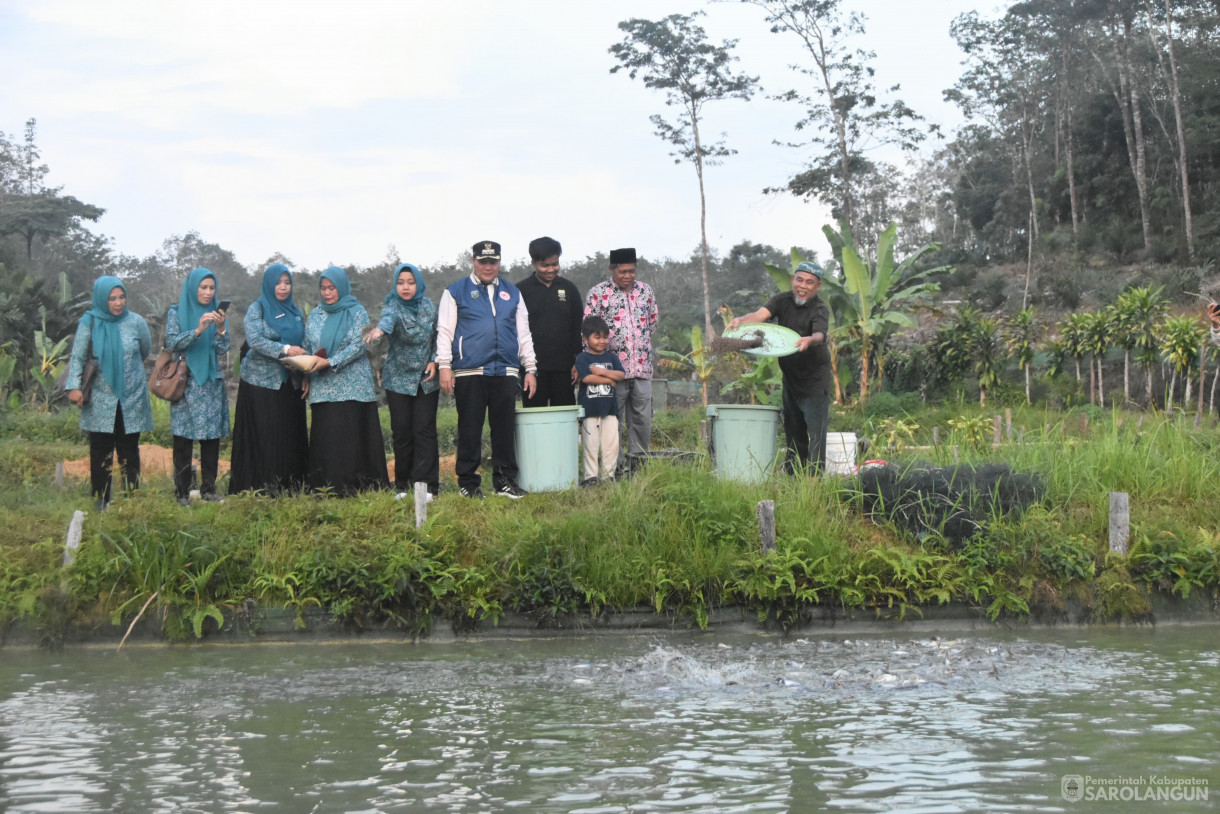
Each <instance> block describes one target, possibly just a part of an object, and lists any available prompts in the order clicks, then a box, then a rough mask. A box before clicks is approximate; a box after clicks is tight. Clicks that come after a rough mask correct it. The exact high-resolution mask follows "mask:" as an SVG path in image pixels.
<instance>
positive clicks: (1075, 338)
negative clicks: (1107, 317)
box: [1059, 314, 1089, 382]
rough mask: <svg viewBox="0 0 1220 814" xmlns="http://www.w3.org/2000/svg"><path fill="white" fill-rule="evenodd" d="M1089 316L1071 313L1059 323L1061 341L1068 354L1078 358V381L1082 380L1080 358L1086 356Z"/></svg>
mask: <svg viewBox="0 0 1220 814" xmlns="http://www.w3.org/2000/svg"><path fill="white" fill-rule="evenodd" d="M1088 321H1089V318H1088V317H1087V316H1086V315H1085V314H1069V315H1068V318H1067V319H1065V320H1063V321H1062V322H1060V323H1059V341H1060V342H1062V343H1063V348H1064V350H1065V351H1067V354H1068V355H1069V356H1071V357H1072V358H1073V359H1075V360H1076V381H1077V382H1079V381H1081V378H1082V377H1081V375H1080V360H1081V359H1082V358H1084V355H1085V353H1086V351H1085V350H1084V331H1085V329H1086V328H1087V327H1088Z"/></svg>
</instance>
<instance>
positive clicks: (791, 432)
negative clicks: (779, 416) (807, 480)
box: [783, 383, 830, 474]
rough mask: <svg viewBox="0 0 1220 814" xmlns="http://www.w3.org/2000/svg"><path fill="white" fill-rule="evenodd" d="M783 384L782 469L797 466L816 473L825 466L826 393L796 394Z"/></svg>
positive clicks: (790, 470) (827, 405) (827, 399)
mask: <svg viewBox="0 0 1220 814" xmlns="http://www.w3.org/2000/svg"><path fill="white" fill-rule="evenodd" d="M794 390H795V388H792V387H789V386H788V384H787V383H785V384H784V399H783V410H784V441H785V443H786V444H787V446H788V452H787V455H786V456H785V461H784V471H785V472H788V473H789V474H791V473H793V472H795V471H796V464H797V462H798V461H799V464H800V468H801V469H804V470H807V471H809V472H811V473H813V474H817V473H819V472H821V471H822V470H824V469H825V468H826V429H827V427H828V426H829V425H830V396H828V395H827V396H798V395H796V394H795V393H794Z"/></svg>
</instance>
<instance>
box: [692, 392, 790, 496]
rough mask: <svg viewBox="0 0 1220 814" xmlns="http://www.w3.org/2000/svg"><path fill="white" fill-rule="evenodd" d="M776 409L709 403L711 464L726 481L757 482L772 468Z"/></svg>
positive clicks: (758, 405) (754, 405)
mask: <svg viewBox="0 0 1220 814" xmlns="http://www.w3.org/2000/svg"><path fill="white" fill-rule="evenodd" d="M779 412H780V410H779V408H778V407H771V406H769V405H766V404H709V405H708V407H707V417H708V420H709V421H710V422H711V432H710V436H711V443H712V463H713V464H714V465H715V467H716V474H717V475H718V476H719V477H721V478H724V479H726V480H735V481H740V482H743V483H758V482H760V481H764V480H766V479H767V477H768V476H769V475H770V474H771V469H772V468H773V467H774V466H775V433H776V430H777V429H778V427H779Z"/></svg>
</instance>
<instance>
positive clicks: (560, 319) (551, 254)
mask: <svg viewBox="0 0 1220 814" xmlns="http://www.w3.org/2000/svg"><path fill="white" fill-rule="evenodd" d="M562 253H563V247H561V246H560V245H559V241H558V240H555V239H553V238H549V237H540V238H538V239H537V240H532V241H530V260H531V261H532V262H533V265H534V273H533V274H531V275H530V276H528V277H526V278H525V279H524V280H522V281H521V282H519V283H517V288H518V289H519V290H520V291H521V299H523V300H525V310H526V311H528V312H529V322H530V333H531V334H532V335H533V337H534V352H535V353H536V354H537V355H538V374H537V375H538V389H537V391H536V392H535V393H534V394H533V395H532V396H529V395H524V396H523V397H522V400H521V405H522V406H523V407H561V406H571V405H574V404H576V354H578V353H580V350H581V347H582V343H581V338H580V321H581V319H582V318H583V317H584V308H585V302H584V299H582V298H581V296H580V289H579V288H577V287H576V286H575V285H573V284H572V283H571V282H570V281H568V280H565V279H564V278H562V277H560V276H559V255H560V254H562Z"/></svg>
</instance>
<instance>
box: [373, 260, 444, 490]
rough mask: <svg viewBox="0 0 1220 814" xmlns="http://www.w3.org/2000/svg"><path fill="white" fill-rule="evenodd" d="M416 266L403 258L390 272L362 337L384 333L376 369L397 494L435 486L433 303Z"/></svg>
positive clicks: (437, 467)
mask: <svg viewBox="0 0 1220 814" xmlns="http://www.w3.org/2000/svg"><path fill="white" fill-rule="evenodd" d="M425 288H426V286H425V285H424V281H423V278H422V277H421V276H420V273H419V269H418V268H416V267H415V266H413V265H411V264H410V263H403V264H402V265H400V266H399V267H398V268H397V270H395V272H394V290H393V291H391V292H390V293H389V294H386V296H385V307H383V308H382V309H381V320H380V321H379V322H378V323H377V327H376V328H374V329H373V330H372V331H370V332H369V334H368V336H367V337H366V338H365V341H366V342H372V341H374V340H376V339H379V338H381V337H382V336H386V335H388V336H389V337H390V351H389V353H388V354H387V355H386V361H385V367H384V368H382V370H381V386H382V387H383V388H385V391H386V401H388V402H389V405H390V429H391V431H392V432H393V434H394V486H395V488H396V489H397V490H398V493H399V497H406V492H407V491H408V490H409V489H410V488H411V484H413V483H426V484H428V494H429V495H435V494H436V493H437V490H438V489H439V488H440V452H439V448H438V445H437V439H436V406H437V402H438V400H439V399H440V383H439V382H438V381H437V377H436V362H435V361H434V359H435V358H436V304H435V303H433V302H432V300H430V299H428V298H427V297H425V296H424V289H425Z"/></svg>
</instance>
